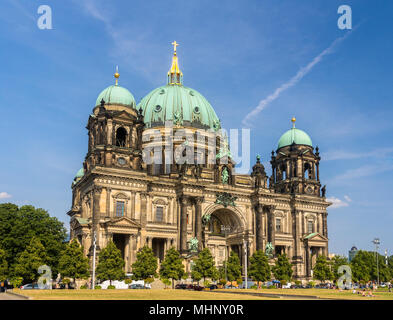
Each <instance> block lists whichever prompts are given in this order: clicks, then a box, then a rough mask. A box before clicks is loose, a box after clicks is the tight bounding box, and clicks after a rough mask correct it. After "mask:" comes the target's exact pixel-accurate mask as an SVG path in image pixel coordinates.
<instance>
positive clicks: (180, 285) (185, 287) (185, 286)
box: [175, 283, 187, 289]
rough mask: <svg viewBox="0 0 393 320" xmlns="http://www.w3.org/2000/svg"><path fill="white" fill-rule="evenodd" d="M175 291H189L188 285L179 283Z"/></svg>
mask: <svg viewBox="0 0 393 320" xmlns="http://www.w3.org/2000/svg"><path fill="white" fill-rule="evenodd" d="M175 289H187V284H185V283H179V284H177V285H176V286H175Z"/></svg>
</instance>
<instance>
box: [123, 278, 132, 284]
mask: <svg viewBox="0 0 393 320" xmlns="http://www.w3.org/2000/svg"><path fill="white" fill-rule="evenodd" d="M124 283H125V284H131V283H132V280H131V279H125V280H124Z"/></svg>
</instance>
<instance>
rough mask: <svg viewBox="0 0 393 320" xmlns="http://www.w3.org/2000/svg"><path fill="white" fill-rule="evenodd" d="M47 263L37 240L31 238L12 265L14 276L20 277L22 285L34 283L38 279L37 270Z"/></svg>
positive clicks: (41, 246) (43, 250)
mask: <svg viewBox="0 0 393 320" xmlns="http://www.w3.org/2000/svg"><path fill="white" fill-rule="evenodd" d="M46 261H47V256H46V251H45V248H44V246H43V245H42V243H41V241H40V240H39V239H38V238H35V237H34V238H32V239H31V240H30V243H29V245H28V246H27V247H26V249H25V251H23V252H22V253H21V254H20V255H19V257H18V258H17V259H16V262H15V264H14V275H15V276H16V277H22V278H23V282H24V283H28V282H36V281H37V280H38V278H39V277H40V274H39V273H38V268H39V267H40V266H42V265H44V264H45V262H46Z"/></svg>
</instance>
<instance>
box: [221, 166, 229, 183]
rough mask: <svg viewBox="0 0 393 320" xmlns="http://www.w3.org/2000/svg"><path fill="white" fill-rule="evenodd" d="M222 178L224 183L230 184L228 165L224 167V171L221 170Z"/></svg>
mask: <svg viewBox="0 0 393 320" xmlns="http://www.w3.org/2000/svg"><path fill="white" fill-rule="evenodd" d="M221 180H222V183H223V184H228V180H229V173H228V169H227V167H224V169H222V172H221Z"/></svg>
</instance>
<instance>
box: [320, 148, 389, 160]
mask: <svg viewBox="0 0 393 320" xmlns="http://www.w3.org/2000/svg"><path fill="white" fill-rule="evenodd" d="M392 152H393V147H387V148H377V149H374V150H371V151H367V152H352V151H347V150H333V151H328V152H326V153H323V154H322V158H323V160H325V161H329V160H330V161H331V160H349V159H361V158H370V157H372V158H385V157H386V156H387V155H389V154H390V153H392Z"/></svg>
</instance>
